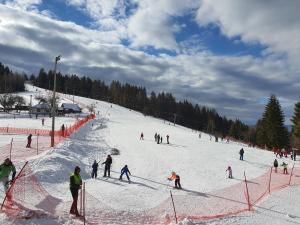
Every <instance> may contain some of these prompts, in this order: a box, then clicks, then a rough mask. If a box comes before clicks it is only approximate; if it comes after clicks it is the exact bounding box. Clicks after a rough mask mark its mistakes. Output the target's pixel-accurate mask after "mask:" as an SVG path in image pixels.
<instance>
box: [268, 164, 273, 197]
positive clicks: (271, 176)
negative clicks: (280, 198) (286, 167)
mask: <svg viewBox="0 0 300 225" xmlns="http://www.w3.org/2000/svg"><path fill="white" fill-rule="evenodd" d="M272 171H273V167H272V166H271V171H270V179H269V194H270V193H271V179H272Z"/></svg>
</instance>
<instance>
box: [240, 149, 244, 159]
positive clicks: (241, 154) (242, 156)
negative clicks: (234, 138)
mask: <svg viewBox="0 0 300 225" xmlns="http://www.w3.org/2000/svg"><path fill="white" fill-rule="evenodd" d="M244 153H245V152H244V149H243V148H241V150H240V160H244Z"/></svg>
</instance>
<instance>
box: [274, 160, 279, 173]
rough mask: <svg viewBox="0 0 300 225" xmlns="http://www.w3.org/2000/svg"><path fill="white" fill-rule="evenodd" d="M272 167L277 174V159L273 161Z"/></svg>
mask: <svg viewBox="0 0 300 225" xmlns="http://www.w3.org/2000/svg"><path fill="white" fill-rule="evenodd" d="M273 166H274V168H275V173H277V168H278V161H277V159H275V160H274V163H273Z"/></svg>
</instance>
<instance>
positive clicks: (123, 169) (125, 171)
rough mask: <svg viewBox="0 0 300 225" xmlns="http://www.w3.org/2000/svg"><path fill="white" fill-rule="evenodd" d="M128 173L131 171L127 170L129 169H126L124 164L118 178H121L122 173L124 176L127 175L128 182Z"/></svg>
mask: <svg viewBox="0 0 300 225" xmlns="http://www.w3.org/2000/svg"><path fill="white" fill-rule="evenodd" d="M128 173H129V174H130V175H131V173H130V171H129V169H128V166H127V165H125V166H124V167H123V168H122V169H121V175H120V178H119V180H122V177H123V175H124V174H125V175H126V177H127V180H128V183H130V178H129V176H128Z"/></svg>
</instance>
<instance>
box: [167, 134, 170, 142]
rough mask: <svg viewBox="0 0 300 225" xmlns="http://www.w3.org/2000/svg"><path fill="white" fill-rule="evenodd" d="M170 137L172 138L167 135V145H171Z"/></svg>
mask: <svg viewBox="0 0 300 225" xmlns="http://www.w3.org/2000/svg"><path fill="white" fill-rule="evenodd" d="M169 137H170V136H169V135H168V134H167V144H170V143H169Z"/></svg>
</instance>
